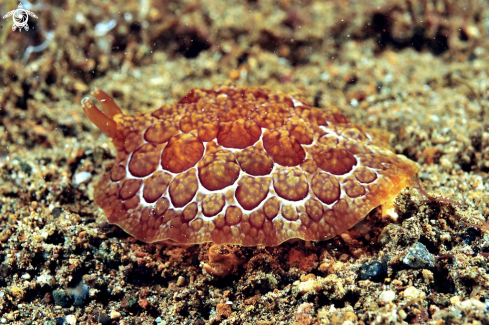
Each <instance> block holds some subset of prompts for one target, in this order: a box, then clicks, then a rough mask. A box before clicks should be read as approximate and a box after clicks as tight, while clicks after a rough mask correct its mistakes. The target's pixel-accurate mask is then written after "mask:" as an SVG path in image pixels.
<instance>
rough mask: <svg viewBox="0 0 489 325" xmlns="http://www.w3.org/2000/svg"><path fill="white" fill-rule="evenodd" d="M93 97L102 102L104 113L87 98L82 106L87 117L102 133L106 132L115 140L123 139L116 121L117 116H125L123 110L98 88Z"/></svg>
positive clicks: (93, 92)
mask: <svg viewBox="0 0 489 325" xmlns="http://www.w3.org/2000/svg"><path fill="white" fill-rule="evenodd" d="M92 96H93V97H95V98H96V99H97V100H98V101H99V102H100V106H102V110H103V112H102V111H101V110H100V109H99V108H98V107H97V106H96V105H95V104H94V103H93V101H92V100H91V99H90V98H88V97H85V98H83V99H82V101H81V104H82V107H83V111H84V112H85V114H86V115H87V117H88V118H89V119H90V121H92V123H93V124H95V125H96V126H97V127H98V128H99V129H100V131H102V132H104V133H105V134H106V135H107V136H109V137H110V138H112V139H113V140H117V139H122V134H121V132H120V131H119V130H118V129H117V122H116V121H115V120H114V117H115V116H116V115H118V114H121V115H123V113H122V110H121V109H120V108H119V106H117V104H116V103H115V102H114V100H113V99H112V97H110V96H109V95H108V94H107V93H106V92H104V91H103V90H101V89H99V88H97V87H95V88H93V90H92Z"/></svg>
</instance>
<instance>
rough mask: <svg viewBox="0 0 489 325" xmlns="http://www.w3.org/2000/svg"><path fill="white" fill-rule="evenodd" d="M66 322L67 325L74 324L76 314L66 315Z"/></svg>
mask: <svg viewBox="0 0 489 325" xmlns="http://www.w3.org/2000/svg"><path fill="white" fill-rule="evenodd" d="M66 324H68V325H76V316H75V315H68V316H66Z"/></svg>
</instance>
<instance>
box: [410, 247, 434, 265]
mask: <svg viewBox="0 0 489 325" xmlns="http://www.w3.org/2000/svg"><path fill="white" fill-rule="evenodd" d="M402 262H403V263H404V264H406V265H407V266H409V267H410V268H413V269H420V268H424V267H434V266H435V257H434V256H433V255H432V254H430V252H428V249H426V246H425V245H423V244H421V243H414V244H413V245H412V246H411V247H410V248H409V249H408V252H407V254H406V256H404V258H403V259H402Z"/></svg>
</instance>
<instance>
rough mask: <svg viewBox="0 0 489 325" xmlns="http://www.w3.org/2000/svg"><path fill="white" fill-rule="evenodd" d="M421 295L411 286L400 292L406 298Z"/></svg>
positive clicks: (415, 297) (414, 297)
mask: <svg viewBox="0 0 489 325" xmlns="http://www.w3.org/2000/svg"><path fill="white" fill-rule="evenodd" d="M420 295H421V293H420V291H419V290H418V289H416V288H415V287H413V286H410V287H407V288H406V290H404V291H403V292H402V296H403V297H404V298H406V299H409V300H411V299H417V298H419V297H420Z"/></svg>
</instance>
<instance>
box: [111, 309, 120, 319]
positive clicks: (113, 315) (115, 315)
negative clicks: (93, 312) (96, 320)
mask: <svg viewBox="0 0 489 325" xmlns="http://www.w3.org/2000/svg"><path fill="white" fill-rule="evenodd" d="M119 318H121V313H119V312H118V311H115V310H111V311H110V319H119Z"/></svg>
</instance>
